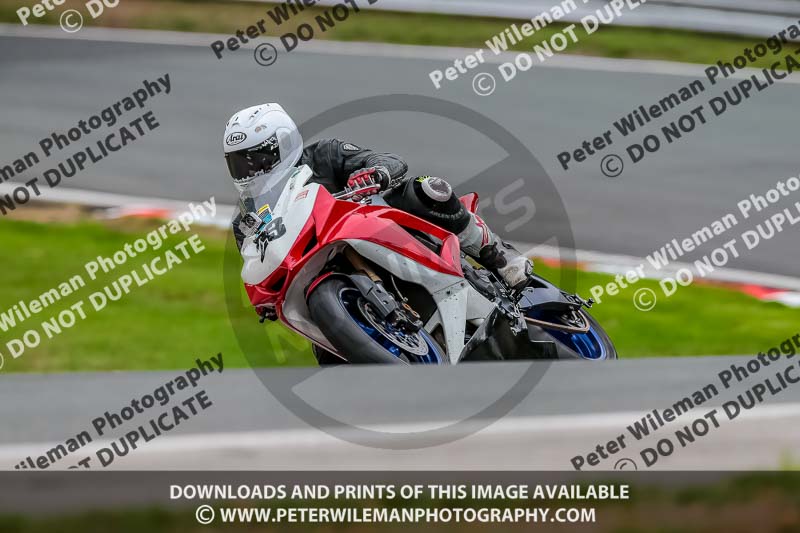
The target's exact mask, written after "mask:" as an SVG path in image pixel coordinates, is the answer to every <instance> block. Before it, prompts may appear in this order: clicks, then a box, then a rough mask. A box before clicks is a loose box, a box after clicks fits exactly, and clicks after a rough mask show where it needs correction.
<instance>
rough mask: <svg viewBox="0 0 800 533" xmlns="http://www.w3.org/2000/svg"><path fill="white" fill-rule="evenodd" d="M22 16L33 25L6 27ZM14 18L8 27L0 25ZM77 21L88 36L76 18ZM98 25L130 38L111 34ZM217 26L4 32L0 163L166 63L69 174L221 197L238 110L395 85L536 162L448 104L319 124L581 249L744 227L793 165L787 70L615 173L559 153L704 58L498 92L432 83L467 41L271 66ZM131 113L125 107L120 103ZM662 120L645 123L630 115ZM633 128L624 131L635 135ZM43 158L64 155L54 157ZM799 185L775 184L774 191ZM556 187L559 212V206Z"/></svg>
mask: <svg viewBox="0 0 800 533" xmlns="http://www.w3.org/2000/svg"><path fill="white" fill-rule="evenodd" d="M23 30H24V31H28V30H30V32H31V33H30V34H33V33H32V32H34V31H35V30H33V29H32V28H24V29H22V28H16V29H15V31H16V32H18V33H21V32H22V31H23ZM8 31H9V30H8V28H7V27H6V29H4V32H5V33H8ZM49 31H50V33H49V34H48V35H54V36H59V37H62V36H65V35H66V34H65V33H63V32H61V31H60V30H58V29H53V30H49ZM79 35H82V36H84V37H85V36H89V37H91V36H95V37H96V35H97V34H96V33H92V32H91V31H90V30H88V29H84V30H83V31H82V33H81V34H79ZM108 35H110V38H115V37H114V36H117V38H119V36H123V38H129V39H130V38H131V37H130V36H129V35H130V34H125V33H121V32H116V33H114V32H111V33H108ZM135 35H136V37H135V39H136V40H145V41H146V40H148V39H149V38H148V37H147V34H140V33H136V34H135ZM142 35H144V37H142ZM96 38H100V39H103V38H104V37H96ZM156 38H160V39H162V40H163V38H161V37H153V39H156ZM212 38H213V37H212V36H202V35H194V36H191V37H179V38H178V39H176V40H177V41H178V42H185V41H186V40H187V39H191V40H192V41H193V42H194V43H196V46H183V45H174V44H173V45H166V44H147V43H123V42H108V41H104V40H98V41H87V40H74V39H64V38H59V39H51V38H47V39H41V38H17V37H0V46H1V47H2V49H3V50H4V53H3V55H2V57H1V58H0V70H1V71H2V77H0V87H2V98H0V116H2V117H3V121H2V123H0V161H2V162H4V163H10V162H11V161H13V160H14V159H16V158H18V157H21V156H22V155H23V154H25V153H27V152H28V151H29V150H33V149H35V148H36V145H37V142H38V141H39V140H40V139H41V138H43V137H45V136H47V135H48V134H50V133H51V132H53V131H57V130H63V129H66V128H68V127H72V126H74V125H75V124H76V123H77V121H78V120H80V119H85V118H88V117H89V116H90V115H92V114H94V113H97V112H99V111H100V110H101V109H103V108H104V107H106V106H108V105H111V104H113V103H114V102H116V101H118V100H119V99H121V98H123V97H124V96H126V95H128V94H129V93H130V92H131V91H133V90H134V89H136V88H137V87H139V86H140V84H141V82H142V80H143V79H150V80H154V79H155V78H157V77H158V76H162V75H164V74H165V73H169V74H170V78H171V81H172V94H170V95H168V96H164V95H161V96H157V97H156V98H155V99H153V100H152V101H151V104H152V105H151V107H150V108H151V109H152V110H153V111H154V113H155V115H156V116H157V118H158V120H159V122H160V123H161V127H159V128H158V129H157V130H156V131H154V132H151V133H149V134H148V135H147V136H145V137H144V138H142V139H139V140H137V141H136V142H135V143H134V144H133V145H132V146H131V147H129V148H127V149H126V150H124V151H120V152H118V153H116V154H114V155H113V159H112V158H110V159H108V160H105V161H103V162H101V163H99V164H97V165H95V166H94V167H92V168H89V169H87V171H85V172H84V173H82V174H81V175H80V176H76V177H74V178H70V179H69V180H66V181H65V182H64V184H63V185H62V187H70V186H73V187H77V188H84V189H91V190H99V191H107V192H116V193H122V194H133V195H137V196H149V197H161V198H171V199H179V200H202V199H206V198H208V196H210V195H215V196H216V197H217V200H218V202H225V203H235V197H234V194H233V192H232V187H231V186H230V184H229V182H228V181H227V179H226V168H225V165H224V161H223V158H222V156H221V135H222V131H223V127H224V124H225V122H226V120H227V119H228V117H229V116H230V115H231V114H232V113H233V112H234V111H235V110H237V109H239V108H242V107H244V106H246V105H250V104H253V103H257V102H262V101H278V102H281V103H282V104H283V105H284V107H286V108H287V109H288V110H289V111H290V112H291V113H293V114H294V115H295V117H296V118H297V121H298V122H299V123H302V122H304V121H305V120H307V119H310V118H311V117H314V116H316V115H318V114H320V113H322V112H324V111H326V110H329V109H331V108H333V107H334V106H337V105H339V104H342V103H345V102H349V101H353V100H356V99H360V98H365V97H373V96H379V95H389V94H397V93H400V94H413V95H425V96H432V97H436V98H441V99H444V100H447V101H450V102H455V103H458V104H461V105H464V106H467V107H468V108H470V109H472V110H474V111H477V112H479V113H481V114H483V115H485V116H486V117H488V118H489V119H491V120H492V121H495V122H496V123H498V124H500V125H502V126H503V127H504V128H506V129H507V130H508V131H509V132H510V133H511V134H512V135H514V136H515V137H516V138H517V139H519V140H520V141H521V142H522V143H523V144H524V145H525V146H526V147H527V148H528V149H529V150H530V151H531V152H532V153H533V154H534V155H535V157H536V158H537V159H538V161H539V162H540V163H541V164H542V165H543V167H544V169H545V170H546V173H547V176H544V175H542V174H541V173H537V172H536V171H535V170H534V171H532V170H531V165H530V164H529V163H528V162H526V161H521V160H519V159H517V160H511V161H505V162H503V163H502V164H500V165H497V166H494V165H495V164H496V163H499V162H502V161H503V160H504V159H505V155H506V154H505V152H504V150H503V149H502V148H499V147H498V146H497V145H496V144H495V143H494V142H493V141H491V140H488V139H487V137H486V136H484V135H483V134H481V133H477V132H476V131H475V130H473V129H471V128H470V127H467V126H464V125H462V124H458V123H456V122H454V121H452V120H449V119H445V118H441V117H433V116H430V115H427V114H423V113H418V112H405V111H403V112H400V111H396V112H390V113H378V114H374V115H370V116H366V117H363V118H358V119H352V120H347V121H345V122H343V123H341V124H338V125H336V126H335V127H331V128H328V129H327V130H325V131H323V132H321V135H320V136H337V137H341V138H345V139H348V140H352V141H353V142H355V143H357V144H362V145H365V146H370V147H374V148H375V149H378V150H385V151H394V152H397V153H399V154H401V155H403V156H404V157H405V158H406V159H407V160H408V161H409V163H410V166H411V172H412V173H416V174H434V175H441V176H446V177H448V178H449V179H450V180H451V181H452V182H453V183H454V184H456V185H457V188H458V192H461V193H463V192H468V191H470V190H476V191H477V192H479V193H482V195H483V197H484V203H485V205H486V206H487V209H486V210H484V211H483V214H484V215H485V216H486V218H488V220H489V222H490V223H494V225H495V226H496V227H497V229H498V230H500V231H501V232H502V233H504V234H505V235H507V236H508V237H509V238H510V239H512V240H515V241H517V242H528V243H537V242H543V241H549V242H550V244H555V245H559V246H567V247H569V246H571V244H573V243H571V242H570V238H569V229H570V228H571V232H572V233H573V234H574V245H575V247H576V248H577V249H583V250H595V251H600V252H606V253H618V254H625V255H629V256H636V257H644V256H646V255H647V254H650V253H652V252H653V251H654V250H657V249H659V248H660V247H661V246H663V245H664V244H665V243H667V242H669V241H670V240H672V239H673V238H678V239H679V240H682V239H683V238H684V237H687V236H690V235H691V234H693V233H694V232H696V231H698V230H699V229H701V228H702V227H704V226H707V225H709V224H711V223H712V222H713V221H714V220H716V219H718V218H720V217H722V216H724V215H725V214H727V213H735V214H737V216H738V217H739V219H740V221H741V224H740V226H739V228H741V229H742V230H744V229H751V227H752V226H754V224H755V223H756V222H760V221H761V216H758V218H756V217H754V218H752V219H750V220H748V221H743V220H742V218H741V215H739V214H738V210H737V207H736V205H737V202H739V201H740V200H742V199H743V198H746V197H748V196H749V195H750V194H751V193H757V194H764V193H766V191H767V190H768V189H769V188H771V187H774V186H775V184H776V183H777V182H778V180H781V179H786V178H788V177H790V176H796V175H797V174H798V165H797V153H796V135H795V132H796V124H797V121H798V118H800V112H798V109H797V106H796V105H795V103H796V98H797V91H798V86H797V85H796V84H795V83H785V84H780V85H776V86H773V87H772V88H770V89H769V91H768V92H765V93H762V94H757V95H756V96H754V97H753V98H751V99H750V100H749V101H746V102H745V103H743V104H742V105H740V106H738V107H737V108H735V109H734V110H733V111H730V112H728V113H726V114H725V115H724V116H722V117H720V118H716V119H713V120H711V121H710V122H709V123H708V124H707V125H705V126H702V127H701V128H698V129H697V130H696V131H694V132H693V133H692V134H688V135H686V136H685V137H684V138H683V139H681V140H680V141H677V142H675V143H674V144H672V145H667V146H665V148H663V149H662V150H661V151H660V152H659V153H657V154H652V155H649V156H648V157H647V158H646V159H645V160H644V161H642V162H641V163H639V164H637V165H635V166H634V165H632V164H631V163H630V162H628V163H627V168H626V169H625V171H624V172H623V174H622V175H621V176H619V177H617V178H613V179H610V178H607V177H605V176H604V175H603V174H602V173H601V171H600V158H599V157H594V158H592V159H590V160H589V161H587V162H584V163H582V164H578V165H577V166H575V167H574V168H572V169H570V170H569V171H566V172H565V171H563V170H562V169H561V167H560V165H559V164H558V162H557V160H556V155H557V154H558V153H559V152H562V151H565V150H572V149H575V148H578V146H579V144H580V143H581V142H583V141H584V140H590V139H592V138H593V137H595V136H596V135H601V134H602V133H603V132H604V131H606V130H607V129H611V128H612V125H611V124H612V122H613V121H615V120H617V119H619V118H620V117H621V116H623V115H626V114H627V113H629V112H630V111H632V110H633V109H634V108H635V107H636V106H638V105H640V104H642V105H647V106H649V105H650V104H652V103H656V102H658V101H659V100H660V99H661V98H663V97H664V96H666V95H667V94H668V93H670V92H672V91H677V90H678V89H679V88H681V87H683V86H685V85H686V84H688V83H689V82H690V81H692V80H693V79H697V78H700V77H702V68H701V67H682V66H680V65H677V66H676V64H651V63H641V64H639V63H634V64H630V63H621V62H617V61H604V60H588V59H577V60H575V59H570V58H564V59H559V58H555V59H553V60H551V61H550V62H548V63H545V64H544V65H543V66H541V67H537V68H534V69H532V70H530V71H528V72H527V73H521V74H520V75H518V76H517V78H515V79H514V80H512V81H510V82H508V83H503V82H502V80H500V81H499V86H498V88H497V90H496V91H495V93H494V94H493V95H491V96H488V97H482V96H478V95H477V94H475V93H474V92H473V90H472V73H470V75H465V76H462V78H460V79H459V80H457V81H454V82H448V83H447V84H446V85H444V86H443V87H442V89H440V90H438V91H437V90H435V89H434V88H433V85H432V84H431V82H430V80H429V78H428V74H429V73H430V72H431V71H432V70H434V69H436V68H444V67H446V66H447V65H448V64H452V59H451V60H449V61H448V60H447V59H445V57H455V56H457V55H459V54H463V52H462V51H455V52H454V51H452V50H428V49H422V48H414V47H412V48H397V47H382V46H379V45H366V46H362V45H337V44H331V43H315V42H311V43H306V46H305V47H300V48H299V49H298V50H295V51H293V52H292V53H291V54H288V55H287V54H285V53H284V54H283V55H280V56H279V58H278V61H277V62H276V63H275V64H274V65H272V66H270V67H260V66H258V65H257V64H256V63H255V62H254V60H253V56H252V50H251V49H242V50H239V51H238V52H235V53H233V52H229V53H227V55H226V56H225V57H224V59H223V60H218V59H216V58H215V57H214V56H213V54H212V52H211V51H210V49H209V48H208V46H207V45H208V44H209V43H210V42H211V40H212ZM167 40H170V39H167ZM310 50H314V51H313V52H312V51H310ZM320 52H323V53H320ZM430 57H434V59H430ZM496 67H497V65H496V64H488V63H487V64H486V65H484V67H482V70H485V71H487V72H494V73H495V74H497V71H496ZM480 70H481V69H477V70H476V71H474V72H478V71H480ZM748 75H749V73H748ZM498 77H499V75H498ZM706 85H708V82H707V80H706ZM729 85H730V83H727V82H726V85H725V86H726V87H727V86H729ZM706 94H707V95H708V97H709V98H710V96H711V95H715V96H716V95H718V94H721V90H720V88H719V86H718V87H717V88H714V89H709V91H708V92H707V93H706ZM705 96H706V95H700V96H699V97H697V98H698V99H697V100H695V101H692V102H690V103H687V104H684V106H685V108H684V111H686V112H688V110H689V108H690V107H691V105H690V104H693V103H695V102H697V103H698V105H699V103H705V101H706V100H707V98H705ZM673 114H674V116H671V118H673V119H676V118H678V115H679V114H678V113H677V112H673ZM134 116H136V113H135V112H131V113H130V114H129V115H127V117H129V118H132V117H134ZM661 125H662V124H661V123H660V122H659V123H658V126H659V127H660V126H661ZM657 129H658V128H657V127H654V126H651V127H650V128H649V129H646V130H641V131H642V132H643V133H645V132H646V133H652V132H655V131H657ZM643 136H644V135H643V134H642V135H641V136H639V135H636V136H635V137H636V140H637V141H638V140H640V139H641V137H643ZM614 138H615V139H617V140H616V141H615V144H614V145H613V146H612V147H611V149H610V150H611V151H613V152H615V153H620V154H622V155H624V148H625V147H626V146H627V145H628V142H627V140H628V139H624V138H622V137H620V136H618V135H616V133H615V137H614ZM92 139H94V137H92ZM81 146H83V144H81ZM611 151H608V152H604V154H606V153H611ZM67 154H68V152H65V153H64V156H66V155H67ZM46 161H48V162H51V161H52V163H53V164H55V163H57V162H58V161H59V160H58V159H56V157H55V156H54V157H53V158H51V160H46ZM44 168H46V167H45V166H44V165H40V166H39V167H36V168H35V169H34V171H31V173H30V174H29V175H24V174H23V175H21V176H19V177H18V179H25V178H28V179H29V178H30V177H32V176H33V175H36V174H35V171H36V170H39V171H41V170H42V169H44ZM487 169H488V172H486V171H487ZM475 176H479V177H478V178H475ZM520 179H522V180H523V181H522V182H518V180H520ZM540 180H542V181H549V182H551V183H553V184H554V185H555V190H557V196H558V197H560V200H559V198H558V197H556V195H553V194H546V193H543V192H542V191H543V190H544V189H543V188H542V187H540V186H539V183H540ZM515 183H516V184H517V185H516V186H515V185H514V184H515ZM509 186H510V188H509ZM526 194H529V195H530V197H531V198H532V200H533V203H534V204H535V216H534V217H533V218H530V217H529V216H528V215H529V214H530V213H531V211H530V210H529V209H528V208H526V207H525V205H528V206H529V207H530V206H531V204H530V203H527V204H525V205H523V204H524V202H527V201H524V202H520V200H519V197H520V196H524V195H526ZM795 200H796V198H787V199H784V200H783V202H782V203H781V204H779V207H780V208H783V207H784V206H789V205H791V204H792V203H794V201H795ZM514 201H517V202H519V203H513V202H514ZM560 201H563V205H564V206H565V209H566V211H565V214H564V213H563V212H559V209H558V208H557V205H558V204H559V202H560ZM773 212H775V211H774V210H770V211H767V212H765V213H764V216H767V215H771V214H772V213H773ZM509 228H511V230H512V231H508V229H509ZM737 229H738V228H737ZM504 230H505V231H504ZM736 235H738V232H737V233H736ZM554 236H555V239H553V237H554ZM718 241H719V242H716V241H712V243H708V244H707V245H706V246H704V247H701V248H700V249H698V250H697V251H696V252H694V253H692V254H689V255H687V256H685V257H683V258H682V260H683V261H685V262H691V261H693V260H694V259H696V258H699V257H702V256H703V255H705V254H707V253H709V252H710V251H711V250H713V248H715V247H716V246H719V245H721V244H722V239H718ZM798 248H800V239H799V238H798V232H797V231H793V230H791V229H789V230H788V231H784V232H783V233H781V234H779V235H778V236H776V237H775V238H773V239H772V240H770V241H768V242H763V243H762V244H761V245H760V246H759V247H758V248H757V250H756V251H754V252H752V253H743V254H742V256H741V257H740V258H738V259H734V260H732V261H731V262H730V263H729V264H728V265H727V266H728V267H730V268H738V269H743V270H752V271H757V272H765V273H774V274H783V275H789V276H793V275H796V274H797V267H796V261H795V259H796V253H794V252H792V251H793V250H797V249H798Z"/></svg>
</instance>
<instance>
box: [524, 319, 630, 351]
mask: <svg viewBox="0 0 800 533" xmlns="http://www.w3.org/2000/svg"><path fill="white" fill-rule="evenodd" d="M582 313H583V315H584V316H585V317H586V319H587V320H588V321H589V326H590V332H591V333H592V334H593V336H594V337H595V338H596V340H597V342H598V343H599V344H600V346H601V349H602V353H603V357H602V358H600V359H601V360H612V359H619V356H618V355H617V349H616V347H614V343H613V342H611V339H610V338H609V336H608V334H607V333H606V331H605V330H604V329H603V327H602V326H601V325H600V323H599V322H598V321H597V320H595V318H594V317H593V316H592V315H590V314H589V313H587V312H586V311H582ZM528 328H529V329H531V330H532V332H533V335H534V336H535V337H536V340H540V341H552V342H554V343H555V345H556V353H557V354H558V358H559V359H581V360H584V361H586V360H590V361H591V360H595V358H592V357H586V356H584V355H582V354H581V353H578V352H577V351H575V350H573V349H572V348H570V347H569V346H567V345H565V344H564V343H563V342H562V341H561V340H559V338H558V337H559V336H561V335H562V334H560V333H558V332H554V331H548V330H546V329H544V328H541V327H539V326H531V325H529V326H528ZM572 335H580V334H572Z"/></svg>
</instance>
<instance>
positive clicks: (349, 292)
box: [339, 288, 444, 365]
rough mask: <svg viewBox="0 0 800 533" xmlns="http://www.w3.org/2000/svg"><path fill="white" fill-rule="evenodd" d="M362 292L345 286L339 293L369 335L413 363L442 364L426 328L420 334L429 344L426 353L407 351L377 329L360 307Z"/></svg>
mask: <svg viewBox="0 0 800 533" xmlns="http://www.w3.org/2000/svg"><path fill="white" fill-rule="evenodd" d="M361 297H362V296H361V294H360V293H359V292H358V291H357V290H356V289H353V288H344V289H342V291H341V292H340V293H339V300H340V301H341V303H342V306H343V307H344V309H345V310H346V311H347V314H348V315H349V316H350V318H351V319H352V320H353V322H355V323H356V325H358V327H359V328H361V330H362V331H363V332H364V333H366V334H367V335H369V337H370V338H371V339H372V340H374V341H375V342H377V343H378V344H380V345H381V347H382V348H383V349H385V350H386V351H387V352H389V353H390V354H392V355H393V356H395V357H397V358H398V359H400V358H405V359H407V360H408V361H409V362H410V363H412V364H427V365H438V364H441V363H442V361H443V360H444V359H443V357H442V354H441V353H440V352H439V349H438V348H437V346H436V344H435V343H434V342H433V340H432V339H431V337H430V335H428V332H426V331H425V330H421V331H420V334H421V335H422V338H423V339H424V340H425V344H427V346H428V353H427V354H426V355H422V356H420V355H417V354H411V353H408V352H407V351H404V350H403V349H402V348H401V347H400V346H398V345H397V344H395V343H394V342H393V341H392V340H391V339H389V338H387V337H386V336H384V335H383V334H382V333H381V332H380V331H378V330H377V329H375V328H374V327H373V326H372V325H371V324H370V323H369V322H368V321H367V320H366V319H365V318H364V316H363V315H362V313H361V310H360V309H359V308H358V299H359V298H361ZM384 327H386V328H387V329H390V330H391V329H393V328H392V327H391V326H390V325H389V324H386V325H385V326H384Z"/></svg>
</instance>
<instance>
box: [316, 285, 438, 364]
mask: <svg viewBox="0 0 800 533" xmlns="http://www.w3.org/2000/svg"><path fill="white" fill-rule="evenodd" d="M345 291H356V289H355V288H354V287H353V286H352V285H351V284H350V283H349V282H348V281H347V280H345V279H342V278H341V277H332V278H329V279H327V280H325V281H323V282H322V283H320V284H319V285H318V286H317V287H316V288H315V289H314V292H312V293H311V295H310V296H309V297H308V307H309V311H310V312H311V318H312V319H313V320H314V323H315V324H316V325H317V327H318V328H319V329H320V331H322V333H324V334H325V337H326V338H327V339H328V340H329V341H330V343H331V344H332V345H333V346H334V347H335V348H336V350H337V351H338V352H339V353H340V354H342V355H343V356H344V357H346V358H347V361H348V362H350V363H353V364H384V365H385V364H410V361H409V358H408V357H405V356H403V355H400V356H397V355H395V354H392V353H391V352H390V351H388V350H387V348H385V347H384V346H382V345H381V344H380V343H379V342H378V341H377V340H375V339H374V338H373V337H372V336H370V335H369V334H368V333H367V332H366V331H365V330H364V329H363V328H362V326H360V325H359V324H358V323H357V322H356V319H355V318H353V316H352V315H351V311H350V310H348V309H347V308H346V307H345V304H344V302H343V299H342V298H343V295H344V294H345ZM359 297H360V295H359ZM423 336H424V339H425V341H426V342H427V343H428V345H429V348H430V350H432V351H434V352H437V357H438V358H439V360H440V361H441V359H442V357H443V354H444V353H445V352H444V350H442V349H441V348H440V347H439V346H438V345H437V344H436V342H435V341H434V340H433V339H432V338H431V337H430V336H429V335H427V334H425V335H423Z"/></svg>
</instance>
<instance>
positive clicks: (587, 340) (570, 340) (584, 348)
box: [530, 314, 608, 361]
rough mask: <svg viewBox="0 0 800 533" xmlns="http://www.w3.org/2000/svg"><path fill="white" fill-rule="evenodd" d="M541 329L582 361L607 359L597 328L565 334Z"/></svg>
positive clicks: (592, 327) (591, 326)
mask: <svg viewBox="0 0 800 533" xmlns="http://www.w3.org/2000/svg"><path fill="white" fill-rule="evenodd" d="M530 316H531V318H536V319H538V320H547V318H542V317H540V316H533V315H532V314H531V315H530ZM587 320H588V319H587ZM542 329H544V330H545V331H546V332H547V333H548V334H549V335H550V336H551V337H553V338H554V339H555V340H556V341H557V342H560V343H561V344H563V345H564V346H566V347H567V348H569V349H570V350H572V351H573V352H575V353H577V354H578V355H580V356H581V357H583V358H584V359H592V360H596V361H600V360H603V359H607V358H608V352H607V351H606V346H605V344H604V343H603V339H602V337H601V336H600V334H599V332H598V331H597V328H596V327H595V326H594V325H592V324H590V326H589V331H587V332H586V333H567V332H566V331H560V330H556V329H547V328H545V327H543V328H542Z"/></svg>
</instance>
